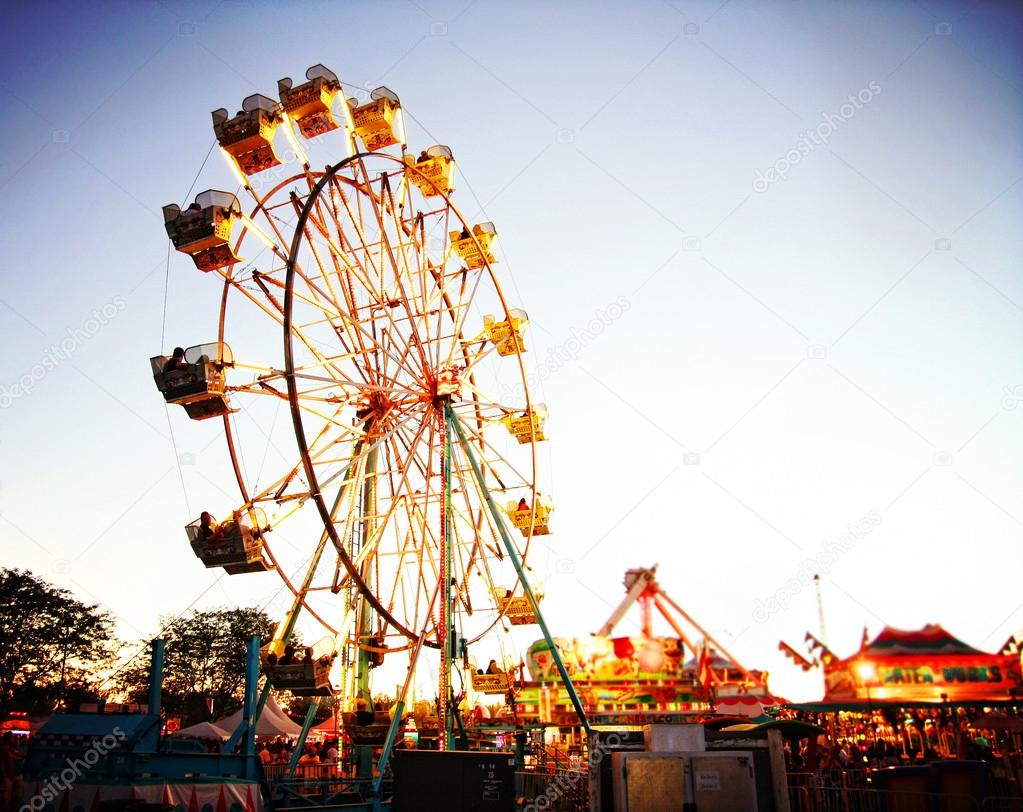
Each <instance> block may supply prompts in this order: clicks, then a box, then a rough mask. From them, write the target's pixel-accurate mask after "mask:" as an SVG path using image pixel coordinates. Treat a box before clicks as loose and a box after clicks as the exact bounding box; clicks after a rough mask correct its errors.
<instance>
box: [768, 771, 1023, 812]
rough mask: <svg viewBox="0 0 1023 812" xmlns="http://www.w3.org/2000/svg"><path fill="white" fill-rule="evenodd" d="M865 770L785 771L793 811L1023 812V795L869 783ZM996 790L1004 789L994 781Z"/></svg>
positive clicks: (993, 786)
mask: <svg viewBox="0 0 1023 812" xmlns="http://www.w3.org/2000/svg"><path fill="white" fill-rule="evenodd" d="M868 777H869V774H868V773H867V771H866V770H822V771H820V772H817V773H810V772H795V773H788V776H787V778H788V794H789V806H790V807H791V811H792V812H1023V798H1019V797H1009V796H1007V795H1000V794H999V795H990V796H988V797H986V798H983V799H979V798H978V797H976V796H974V795H967V794H962V793H955V792H923V791H914V790H905V789H895V788H881V787H876V786H871V785H870V782H869V780H868ZM990 788H991V789H992V790H994V791H995V792H999V793H1000V792H1004V791H1005V790H1004V789H1003V788H1002V787H1000V786H999V785H998V784H997V783H994V784H993V785H992V786H991V787H990Z"/></svg>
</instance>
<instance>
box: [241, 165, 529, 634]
mask: <svg viewBox="0 0 1023 812" xmlns="http://www.w3.org/2000/svg"><path fill="white" fill-rule="evenodd" d="M367 158H372V159H377V158H383V159H385V160H389V161H392V162H394V163H396V164H399V165H400V166H402V167H403V168H406V169H412V170H414V171H416V172H417V173H418V172H419V170H418V169H416V167H415V166H414V165H411V166H410V165H409V164H407V163H406V162H405V161H404V160H403V157H398V156H395V155H391V154H389V153H385V152H358V153H354V154H352V155H350V156H348V157H346V158H344V159H342V160H340V161H338V162H336V163H335V164H333V165H331V166H328V167H327V168H326V169H325V170H323V171H322V174H321V173H320V172H317V173H316V174H317V175H319V178H318V180H317V182H316V183H315V184H314V185H313V186H312V188H311V189H310V190H309V192H308V194H307V196H306V198H305V201H304V203H303V205H302V207H301V209H300V210H299V212H298V220H297V221H296V222H295V224H294V226H293V227H292V233H293V237H292V241H291V246H290V249H289V252H288V258H287V264H286V275H285V282H284V303H283V311H284V312H283V314H282V315H283V321H282V327H283V333H284V361H285V369H284V379H285V382H286V384H287V389H288V401H289V406H290V411H291V415H292V423H293V427H294V434H295V440H296V444H297V446H298V449H299V454H300V457H301V462H302V468H303V469H304V471H305V474H306V479H307V484H308V486H309V495H310V498H311V499H312V501H313V502H314V504H315V505H316V508H317V512H318V513H319V516H320V520H321V522H322V523H323V525H324V529H325V532H326V533H327V534H328V536H329V537H330V541H331V543H332V545H333V547H334V549H335V551H336V553H337V555H338V558H339V560H340V562H341V563H342V565H343V566H344V568H345V570H346V572H347V574H348V577H349V578H350V579H351V582H352V584H353V585H354V586H355V587H356V588H357V589H358V591H359V593H360V594H361V595H362V596H363V597H364V598H366V600H367V601H368V602H369V603H370V605H371V606H372V607H373V608H374V609H375V610H376V611H377V612H378V613H379V615H380V616H381V617H382V618H384V619H385V620H386V621H387V623H388V624H389V625H391V626H392V627H393V628H394V629H396V630H397V631H398V632H400V633H401V634H402V635H404V636H405V637H406V638H408V639H410V640H414V639H417V638H419V637H420V636H421V635H423V636H425V634H426V633H425V630H424V632H422V633H421V632H417V631H414V630H413V629H410V628H409V627H408V626H407V625H406V624H405V623H402V622H401V621H400V620H398V618H397V617H395V615H394V613H392V612H391V611H389V610H388V609H387V608H386V607H385V606H384V605H383V603H382V602H381V601H380V599H379V598H378V597H377V596H376V594H375V593H374V591H373V590H372V588H371V587H370V586H369V584H367V583H366V581H365V579H364V578H363V577H362V575H361V573H360V572H359V571H358V568H357V567H356V565H355V562H354V561H353V560H352V558H351V556H350V555H349V554H348V552H347V551H346V550H345V549H344V545H343V544H342V542H341V539H340V537H339V536H338V533H337V529H336V528H335V526H334V522H333V520H332V518H331V516H330V511H329V509H328V507H327V505H326V503H325V501H324V499H323V495H322V491H321V489H320V485H319V478H318V477H317V475H316V472H315V469H314V467H313V465H312V462H311V459H310V456H309V455H310V447H309V444H308V439H307V437H306V432H305V424H304V422H303V420H302V412H301V406H300V405H299V403H298V400H299V392H298V386H297V381H296V369H295V360H294V346H293V340H294V330H293V329H292V328H293V325H294V321H293V308H294V301H295V290H294V288H295V280H296V275H297V273H298V271H297V266H298V253H299V250H300V248H301V246H302V244H303V242H304V241H306V240H307V237H306V234H305V230H306V225H307V222H308V220H309V217H310V213H311V211H312V209H313V206H314V204H315V202H316V201H317V199H318V198H319V196H320V195H321V193H322V192H323V190H324V189H325V188H326V187H327V185H328V184H329V183H330V182H331V181H332V180H333V179H335V178H338V177H339V174H340V173H341V171H342V170H343V169H345V168H347V167H350V166H352V165H353V164H356V163H361V162H363V161H364V160H365V159H367ZM363 170H364V171H365V165H364V164H363ZM420 174H421V173H420ZM301 177H306V178H310V177H311V176H310V174H309V173H308V172H307V173H306V174H305V175H304V176H303V175H295V176H294V178H293V179H294V180H298V179H300V178H301ZM424 177H425V176H424ZM340 178H341V179H342V180H344V181H346V182H349V183H351V179H349V178H347V177H346V176H344V175H340ZM367 178H368V174H367ZM427 180H428V181H429V182H430V183H431V184H432V185H434V186H435V184H433V182H432V180H429V179H427ZM287 182H288V181H282V182H281V183H280V184H277V185H276V186H275V187H274V189H275V190H278V189H280V188H281V187H283V186H284V185H285V184H286V183H287ZM352 185H354V186H356V187H357V188H361V187H360V186H359V184H355V183H353V184H352ZM437 191H438V192H439V194H440V195H441V196H442V198H443V201H444V204H445V205H446V207H447V208H448V209H450V210H451V211H452V212H454V214H455V216H456V217H457V220H458V221H459V222H460V223H461V224H462V226H463V227H468V223H467V222H466V221H465V218H464V217H463V216H462V214H461V212H460V211H459V210H458V209H457V207H456V206H455V205H454V204H453V203H452V201H451V200H450V197H449V195H448V194H447V193H446V192H444V191H442V190H437ZM270 194H271V193H268V195H266V196H264V197H263V198H262V199H260V200H259V205H257V207H256V209H257V210H259V209H264V211H265V200H266V199H267V198H268V197H269V196H270ZM484 267H485V269H486V273H487V274H488V275H489V277H490V280H491V282H492V285H493V290H494V292H496V294H497V296H498V299H499V301H500V305H501V308H502V309H503V310H504V312H505V316H506V317H510V311H511V308H510V307H509V304H508V301H507V299H506V298H505V296H504V293H503V291H502V290H501V287H500V285H499V284H498V283H497V280H496V278H495V276H494V273H493V268H492V267H491V264H490V262H486V261H485V262H484ZM454 351H455V350H454V348H453V349H452V352H454ZM463 352H464V348H463ZM515 355H516V357H517V361H518V366H519V373H520V375H521V378H522V381H523V391H524V395H525V405H526V409H527V410H528V409H530V408H532V398H531V394H530V391H529V386H528V384H527V380H528V378H527V374H526V370H525V365H524V361H523V359H522V353H521V352H520V351H518V349H516V353H515ZM474 399H475V400H476V402H477V411H478V399H476V398H475V396H474ZM480 430H482V425H481V426H480ZM529 446H530V466H531V470H532V472H533V475H532V476H531V477H530V481H529V484H528V488H529V492H530V495H531V497H532V500H533V501H534V502H535V500H536V497H537V487H536V478H535V472H536V466H537V449H536V440H535V439H533V438H532V437H531V441H530V443H529ZM533 535H534V534H533V533H532V528H531V530H530V532H529V533H528V534H526V535H525V543H524V545H523V548H522V551H521V556H522V559H523V562H524V561H525V559H526V557H527V555H528V553H529V549H530V546H531V543H532V540H533ZM474 546H475V545H474ZM507 609H508V607H507V605H506V606H504V607H501V606H500V605H498V607H497V613H496V616H495V617H494V619H493V621H492V622H490V623H488V624H487V625H486V628H484V629H483V630H482V631H481V632H480V633H479V634H476V635H474V636H473V637H472V638H469V639H467V641H466V642H467V643H474V642H477V641H478V640H480V639H482V638H483V637H484V636H485V635H487V634H489V633H490V632H491V631H493V630H494V628H495V627H497V625H498V624H499V623H500V622H501V620H502V618H504V617H505V615H506V613H507ZM423 642H424V643H425V644H426V645H427V646H429V647H431V648H439V647H440V644H439V643H437V642H435V641H433V640H430V639H428V638H427V639H424V641H423ZM399 650H400V649H399Z"/></svg>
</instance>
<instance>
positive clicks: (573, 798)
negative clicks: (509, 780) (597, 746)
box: [515, 769, 590, 812]
mask: <svg viewBox="0 0 1023 812" xmlns="http://www.w3.org/2000/svg"><path fill="white" fill-rule="evenodd" d="M515 794H516V796H518V799H519V808H520V809H522V810H523V812H537V811H538V810H541V809H543V810H552V811H553V812H586V810H588V809H589V808H590V774H589V773H588V772H587V771H586V770H549V769H548V770H544V769H537V770H526V771H524V772H517V773H515Z"/></svg>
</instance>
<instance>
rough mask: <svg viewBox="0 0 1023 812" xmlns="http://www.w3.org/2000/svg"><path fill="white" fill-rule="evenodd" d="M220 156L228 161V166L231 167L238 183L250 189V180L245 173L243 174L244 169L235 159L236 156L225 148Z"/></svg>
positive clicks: (221, 150)
mask: <svg viewBox="0 0 1023 812" xmlns="http://www.w3.org/2000/svg"><path fill="white" fill-rule="evenodd" d="M220 154H221V155H223V156H224V160H225V161H227V165H228V166H229V167H231V174H233V175H234V176H235V178H236V179H237V180H238V183H240V184H241V185H242V186H244V187H245V188H246V189H248V188H249V179H248V178H247V177H245V173H244V172H242V168H241V167H240V166H238V162H237V161H236V160H235V159H234V156H233V155H232V154H231V153H230V152H228V151H227V150H226V149H224V148H223V147H221V148H220Z"/></svg>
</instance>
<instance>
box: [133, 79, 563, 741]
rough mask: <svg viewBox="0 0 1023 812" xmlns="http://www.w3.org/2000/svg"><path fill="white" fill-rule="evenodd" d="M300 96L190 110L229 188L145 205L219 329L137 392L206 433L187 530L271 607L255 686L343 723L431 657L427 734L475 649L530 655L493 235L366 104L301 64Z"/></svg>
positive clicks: (376, 100)
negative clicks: (212, 433) (509, 628)
mask: <svg viewBox="0 0 1023 812" xmlns="http://www.w3.org/2000/svg"><path fill="white" fill-rule="evenodd" d="M306 79H307V81H306V82H305V83H303V84H300V85H297V86H296V85H294V83H293V82H292V81H291V80H290V79H283V80H281V81H280V82H279V83H278V88H279V97H280V98H279V101H275V100H272V99H270V98H268V97H266V96H262V95H258V94H257V95H253V96H249V97H248V98H247V99H245V100H244V102H243V104H242V109H241V110H240V111H239V112H238V113H237V114H236V115H234V116H230V115H229V114H228V112H227V111H226V110H223V109H222V110H217V111H215V112H214V113H213V128H214V132H215V135H216V138H217V141H218V143H219V146H220V150H221V152H222V153H223V155H224V157H225V159H226V160H227V163H228V166H229V167H230V168H231V170H232V172H233V173H234V174H235V176H236V179H237V182H238V184H239V187H240V188H239V190H238V192H237V193H230V192H224V191H216V190H209V191H206V192H203V193H202V194H199V195H198V196H197V197H196V198H195V202H194V203H192V204H190V205H189V206H188V207H187V208H185V209H181V208H180V207H179V206H178V205H176V204H172V205H168V206H166V207H164V217H165V225H166V230H167V233H168V235H169V237H170V239H171V241H172V243H173V245H174V247H175V248H176V249H177V250H178V251H180V252H182V253H184V254H187V255H188V256H189V257H190V258H191V260H192V262H193V263H194V267H195V268H196V269H198V271H200V272H203V273H205V274H208V275H209V277H210V281H211V283H219V296H220V300H219V321H218V324H217V325H215V326H212V325H211V334H212V333H213V332H214V331H215V336H216V337H215V339H213V340H210V341H207V343H203V344H197V345H194V346H190V347H188V348H187V349H185V348H183V347H178V348H176V349H175V350H174V352H172V353H171V354H169V355H159V356H156V357H154V358H152V359H151V365H152V372H153V376H154V379H155V381H156V383H157V386H158V388H159V389H160V391H161V392H162V393H163V395H164V398H165V400H166V401H167V402H168V403H172V404H179V405H181V406H183V408H184V410H185V412H186V413H187V415H188V417H190V418H192V419H193V420H219V421H221V423H222V426H223V433H224V437H225V439H226V444H227V450H228V458H229V461H230V465H231V467H232V470H233V474H234V479H235V480H236V482H237V488H238V498H237V500H236V502H235V503H234V504H230V505H224V506H222V508H218V509H217V510H216V511H212V512H206V513H203V514H202V515H201V516H200V517H198V518H196V519H195V520H194V521H193V522H192V523H190V524H189V525H188V527H187V528H186V531H187V533H188V539H189V541H190V543H191V546H192V549H193V551H194V552H195V554H196V556H197V557H199V558H200V559H201V560H202V561H203V563H204V564H205V565H206V566H207V567H223V568H224V569H225V570H226V571H227V572H228V573H231V574H246V573H257V572H271V573H273V574H274V576H276V578H278V579H280V582H281V583H282V584H283V585H284V587H285V588H286V590H287V592H288V593H289V594H290V595H291V600H290V608H289V609H288V610H287V611H286V612H285V613H284V616H283V618H282V620H281V623H280V625H279V626H278V628H277V632H276V634H275V636H274V638H273V640H272V641H270V642H269V643H268V644H267V645H265V646H264V648H263V651H262V653H261V656H262V659H263V666H264V670H265V671H266V672H267V674H268V676H269V677H270V680H272V681H273V685H274V687H276V688H287V689H291V690H292V691H294V692H295V693H297V694H307V695H328V694H333V693H340V694H341V696H342V697H343V702H344V704H345V706H346V707H347V708H348V709H349V710H352V709H354V708H355V707H356V706H357V703H358V702H359V701H360V700H363V701H365V700H368V699H369V683H370V673H371V671H372V669H373V668H374V667H377V666H379V665H381V664H382V663H383V662H384V660H385V657H389V656H398V657H402V658H407V664H408V674H409V680H411V678H412V674H413V673H414V672H415V669H416V666H417V663H419V662H420V660H421V659H422V658H421V657H420V655H421V653H422V652H423V650H428V649H436V650H437V657H439V667H438V666H437V659H436V657H435V658H431V659H432V660H433V665H432V666H431V670H436V673H437V675H438V676H437V680H438V683H439V684H438V692H437V706H438V716H439V718H440V719H441V720H442V721H441V724H446V725H447V726H448V727H450V724H449V722H447V721H446V720H447V718H448V715H449V712H450V707H449V706H450V703H451V702H452V701H454V699H455V694H456V691H455V690H454V688H453V687H452V685H451V681H452V679H453V677H452V674H453V673H455V672H456V671H458V670H459V663H462V664H467V663H468V659H469V656H470V655H469V654H468V652H470V651H472V650H473V649H472V647H473V645H474V644H475V643H477V642H478V641H480V640H482V639H483V638H484V637H486V636H487V635H488V634H491V633H493V632H495V631H499V630H500V629H501V628H502V627H503V626H504V624H505V623H506V622H507V623H511V624H514V625H522V624H528V623H539V624H540V625H541V626H542V630H543V631H544V633H545V635H547V636H549V633H548V632H547V629H546V626H545V625H544V624H543V620H542V616H538V612H539V610H538V602H539V600H540V598H541V597H542V596H541V595H540V590H535V591H534V590H533V589H532V588H531V587H530V585H529V578H528V577H527V573H528V572H529V570H530V565H529V561H530V558H531V556H532V553H533V551H534V548H535V547H536V537H538V536H542V535H546V534H548V533H549V532H550V530H551V524H550V519H551V511H552V509H553V506H552V503H551V501H550V499H549V498H548V497H547V495H545V494H544V493H543V492H542V486H541V484H540V483H539V482H538V471H539V468H540V466H539V464H538V444H540V443H541V442H543V441H544V440H545V439H546V435H545V418H546V409H545V407H544V406H543V404H541V403H538V402H536V400H535V399H534V396H533V394H532V393H531V392H530V388H529V381H528V377H527V368H526V364H525V361H524V358H523V354H524V353H525V352H526V351H527V347H528V339H527V335H526V331H527V327H528V323H529V320H528V317H527V315H526V313H525V312H524V311H523V310H521V309H518V308H517V307H515V306H513V304H512V303H510V302H509V301H508V299H507V298H506V296H505V293H504V292H503V291H502V288H501V286H500V284H499V281H498V277H497V274H496V273H495V270H494V264H495V262H496V260H495V256H494V249H495V241H496V239H497V231H496V228H495V227H494V225H493V224H492V223H490V222H476V223H471V222H469V221H467V220H466V218H465V217H464V216H463V215H462V213H461V212H460V211H459V210H458V209H457V208H456V206H455V205H454V203H453V202H452V195H453V193H454V190H455V183H456V180H455V160H454V157H453V154H452V152H451V150H450V149H449V148H448V147H446V146H443V145H435V146H432V147H429V148H427V149H424V150H421V151H416V150H409V149H408V147H407V144H406V141H407V138H406V133H405V125H404V111H403V109H402V105H401V103H400V100H399V99H398V97H397V95H395V94H394V93H393V92H392V91H390V90H388V89H387V88H384V87H380V88H377V89H376V90H374V91H373V92H372V94H370V95H369V97H368V98H358V97H356V98H346V93H345V92H344V90H343V87H342V83H341V82H340V81H339V80H338V77H337V76H336V75H335V74H334V73H332V72H331V71H329V70H328V69H326V68H325V67H323V66H322V65H317V66H314V67H312V68H310V69H309V71H308V72H307V74H306ZM314 149H315V150H318V151H319V152H321V153H325V156H326V158H327V160H324V161H323V163H322V164H320V165H324V168H323V169H314V168H313V165H314V159H313V158H311V157H310V154H311V153H312V152H313V150H314ZM257 461H258V462H257ZM252 577H256V576H252ZM264 577H271V576H264ZM300 614H302V615H303V617H304V618H305V622H306V624H307V626H306V628H308V624H309V623H310V622H311V623H313V624H315V628H316V629H317V631H316V632H315V635H314V636H316V637H317V639H319V642H317V643H316V644H315V645H314V646H311V647H310V648H309V650H307V651H306V652H305V653H302V652H294V651H292V649H291V647H290V645H289V641H290V640H291V637H292V634H293V632H294V631H295V629H296V621H297V618H298V617H299V615H300ZM320 638H322V639H320ZM466 670H467V671H475V669H466ZM481 676H484V677H485V679H482V680H479V681H478V682H479V685H478V686H477V687H478V688H479V689H480V690H483V691H489V692H492V693H503V692H504V691H505V690H506V689H507V688H508V687H509V685H510V679H509V676H508V675H507V673H506V672H503V671H502V672H500V673H499V674H497V675H494V674H490V675H481ZM408 684H409V683H408V682H406V685H405V689H407V688H408ZM382 721H383V722H386V720H382ZM442 738H443V737H442ZM442 746H443V745H442Z"/></svg>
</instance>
